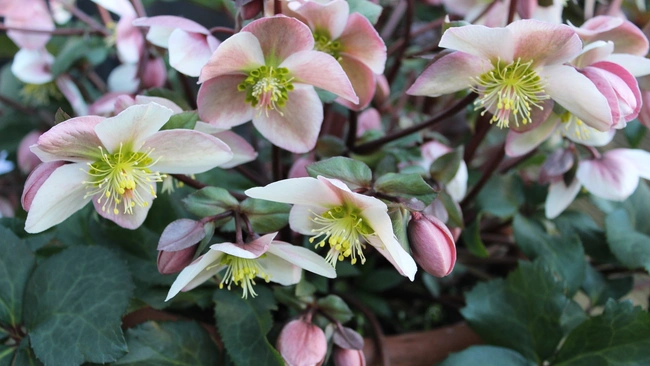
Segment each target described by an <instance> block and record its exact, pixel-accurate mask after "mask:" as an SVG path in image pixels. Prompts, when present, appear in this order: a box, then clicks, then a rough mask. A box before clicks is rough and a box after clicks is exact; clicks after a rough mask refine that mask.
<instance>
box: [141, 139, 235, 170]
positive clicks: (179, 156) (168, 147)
mask: <svg viewBox="0 0 650 366" xmlns="http://www.w3.org/2000/svg"><path fill="white" fill-rule="evenodd" d="M149 149H151V154H150V157H151V158H152V159H154V161H156V164H155V165H154V166H153V169H155V170H157V171H160V172H165V173H170V174H198V173H203V172H205V171H208V170H210V169H212V168H215V167H217V166H219V165H221V164H223V163H225V162H227V161H229V160H230V159H232V152H231V151H230V148H229V147H228V145H226V144H225V143H224V142H223V141H221V140H219V139H218V138H216V137H214V136H212V135H208V134H205V133H203V132H199V131H193V130H181V129H178V130H165V131H159V132H156V133H155V134H153V135H152V136H151V137H149V138H148V139H147V140H146V141H145V143H144V145H142V150H143V151H148V150H149Z"/></svg>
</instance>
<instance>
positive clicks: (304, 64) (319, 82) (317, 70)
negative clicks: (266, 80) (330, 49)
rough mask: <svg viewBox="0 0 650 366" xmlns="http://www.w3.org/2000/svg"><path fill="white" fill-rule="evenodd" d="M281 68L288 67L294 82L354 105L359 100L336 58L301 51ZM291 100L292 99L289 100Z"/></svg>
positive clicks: (290, 57)
mask: <svg viewBox="0 0 650 366" xmlns="http://www.w3.org/2000/svg"><path fill="white" fill-rule="evenodd" d="M279 67H286V68H287V69H289V73H290V75H291V76H293V77H294V78H295V79H294V82H296V83H304V84H309V85H313V86H316V87H319V88H321V89H325V90H327V91H329V92H332V93H334V94H336V95H338V96H340V97H342V98H344V99H347V100H349V101H350V102H353V103H358V102H359V98H358V97H357V96H356V94H355V93H354V89H353V88H352V84H351V83H350V80H349V79H348V76H347V75H346V74H345V71H343V68H342V67H341V65H340V64H339V63H338V62H337V61H336V59H334V57H332V56H330V55H328V54H326V53H324V52H319V51H301V52H296V53H294V54H292V55H291V56H289V57H287V58H286V59H285V60H284V62H282V63H281V64H280V66H279ZM289 99H291V98H289Z"/></svg>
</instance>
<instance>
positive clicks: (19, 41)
mask: <svg viewBox="0 0 650 366" xmlns="http://www.w3.org/2000/svg"><path fill="white" fill-rule="evenodd" d="M2 6H5V5H2ZM17 10H18V11H16V12H13V13H11V14H6V15H5V19H4V25H6V26H7V27H9V28H24V29H38V30H45V31H52V30H54V29H55V26H54V22H53V21H52V18H51V17H50V13H49V11H48V9H47V5H46V4H45V1H42V0H35V1H30V2H27V1H22V2H21V3H20V5H19V9H17ZM7 36H8V37H9V38H10V39H11V40H12V41H14V43H16V45H18V47H20V48H21V49H30V50H40V49H43V48H44V47H45V45H46V44H47V42H48V41H49V40H50V37H51V36H52V35H51V34H49V33H35V32H21V31H16V30H10V31H7Z"/></svg>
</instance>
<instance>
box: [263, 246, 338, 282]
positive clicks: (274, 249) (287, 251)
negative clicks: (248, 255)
mask: <svg viewBox="0 0 650 366" xmlns="http://www.w3.org/2000/svg"><path fill="white" fill-rule="evenodd" d="M267 253H270V254H273V255H276V256H278V257H280V258H282V259H284V260H285V261H287V262H289V263H292V264H295V265H296V266H299V267H301V268H303V269H305V270H307V271H309V272H313V273H316V274H317V275H320V276H323V277H327V278H335V277H336V271H335V270H334V267H332V266H331V265H330V264H329V263H327V262H326V261H325V259H323V257H321V256H320V255H318V254H316V253H314V252H312V251H311V250H309V249H307V248H303V247H299V246H297V245H291V244H288V243H283V242H280V241H274V242H273V243H272V244H271V246H269V250H268V252H267Z"/></svg>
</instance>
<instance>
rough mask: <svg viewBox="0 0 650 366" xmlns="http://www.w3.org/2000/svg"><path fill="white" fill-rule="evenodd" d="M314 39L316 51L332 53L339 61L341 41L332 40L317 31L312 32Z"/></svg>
mask: <svg viewBox="0 0 650 366" xmlns="http://www.w3.org/2000/svg"><path fill="white" fill-rule="evenodd" d="M314 41H315V44H314V49H315V50H316V51H321V52H325V53H327V54H329V55H332V57H334V58H335V59H336V60H337V61H341V42H339V41H333V40H331V39H330V37H328V36H326V35H324V34H321V33H318V32H316V33H314Z"/></svg>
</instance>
